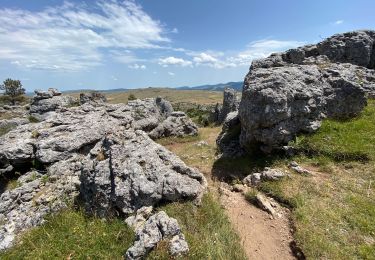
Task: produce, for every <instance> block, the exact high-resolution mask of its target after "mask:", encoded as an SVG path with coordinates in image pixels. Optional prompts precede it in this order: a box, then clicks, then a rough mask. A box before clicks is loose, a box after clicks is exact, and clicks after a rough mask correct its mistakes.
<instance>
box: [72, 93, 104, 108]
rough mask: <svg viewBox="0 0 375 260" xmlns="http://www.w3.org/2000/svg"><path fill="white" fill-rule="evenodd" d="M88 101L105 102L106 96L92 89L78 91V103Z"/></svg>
mask: <svg viewBox="0 0 375 260" xmlns="http://www.w3.org/2000/svg"><path fill="white" fill-rule="evenodd" d="M88 102H107V98H106V96H105V95H104V94H102V93H100V92H96V91H92V92H90V93H80V94H79V103H80V104H81V105H82V104H85V103H88Z"/></svg>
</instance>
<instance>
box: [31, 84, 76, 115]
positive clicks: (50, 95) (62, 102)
mask: <svg viewBox="0 0 375 260" xmlns="http://www.w3.org/2000/svg"><path fill="white" fill-rule="evenodd" d="M77 104H78V100H77V99H76V98H74V97H72V96H67V95H61V92H59V91H58V90H57V89H54V88H50V89H48V91H42V90H35V96H34V97H33V99H32V101H31V105H30V114H31V115H33V116H35V117H37V118H38V119H40V120H42V119H44V118H45V117H46V116H47V115H45V114H46V113H50V112H53V111H56V110H58V109H61V108H64V107H71V106H74V105H77Z"/></svg>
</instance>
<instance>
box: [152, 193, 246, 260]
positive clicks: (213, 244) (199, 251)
mask: <svg viewBox="0 0 375 260" xmlns="http://www.w3.org/2000/svg"><path fill="white" fill-rule="evenodd" d="M161 209H162V210H165V211H166V212H167V214H168V215H169V216H171V217H174V218H176V219H177V220H178V223H179V224H180V226H181V228H182V231H183V233H184V234H185V237H186V239H187V242H188V244H189V247H190V252H189V254H188V255H187V256H185V257H182V258H183V259H228V260H232V259H233V260H235V259H246V256H245V253H244V251H243V249H242V247H241V243H240V239H239V237H238V236H237V234H236V233H235V232H234V230H233V228H232V226H231V224H230V222H229V220H228V217H227V216H226V215H225V212H224V209H223V208H222V207H221V206H220V204H219V202H218V200H217V198H215V197H214V195H213V194H210V193H208V194H206V195H205V196H204V197H203V201H202V206H200V207H196V206H195V205H193V203H191V202H187V203H172V204H169V205H167V206H164V207H162V208H161ZM148 259H169V256H168V252H167V246H166V245H164V244H161V245H159V246H158V247H157V248H156V250H154V251H153V252H152V253H151V254H150V256H149V258H148Z"/></svg>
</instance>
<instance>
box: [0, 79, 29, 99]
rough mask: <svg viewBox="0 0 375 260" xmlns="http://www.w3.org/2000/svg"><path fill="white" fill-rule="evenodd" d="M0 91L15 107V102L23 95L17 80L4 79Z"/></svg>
mask: <svg viewBox="0 0 375 260" xmlns="http://www.w3.org/2000/svg"><path fill="white" fill-rule="evenodd" d="M0 89H1V90H4V91H5V92H4V95H6V96H8V97H9V98H10V101H11V102H12V105H15V103H16V100H17V99H19V98H20V97H21V96H22V95H24V94H25V89H24V88H23V87H22V84H21V81H19V80H13V79H6V80H4V82H3V85H0Z"/></svg>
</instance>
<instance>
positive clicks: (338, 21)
mask: <svg viewBox="0 0 375 260" xmlns="http://www.w3.org/2000/svg"><path fill="white" fill-rule="evenodd" d="M342 23H344V20H337V21H335V22H334V24H335V25H340V24H342Z"/></svg>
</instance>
